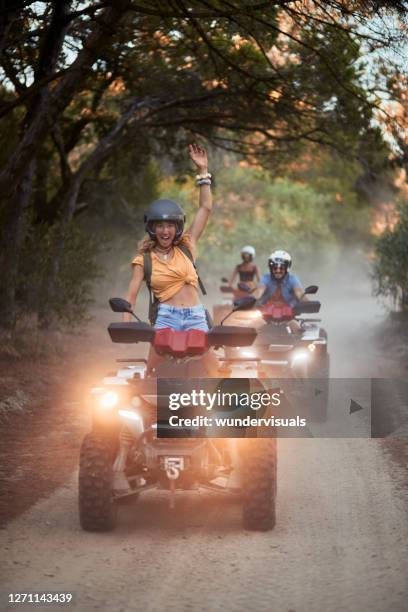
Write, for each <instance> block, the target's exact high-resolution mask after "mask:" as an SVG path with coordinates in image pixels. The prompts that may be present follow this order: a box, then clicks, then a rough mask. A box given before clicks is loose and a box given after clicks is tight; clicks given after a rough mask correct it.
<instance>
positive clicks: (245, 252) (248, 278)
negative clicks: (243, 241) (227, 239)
mask: <svg viewBox="0 0 408 612" xmlns="http://www.w3.org/2000/svg"><path fill="white" fill-rule="evenodd" d="M255 255H256V251H255V249H254V247H252V246H249V245H247V246H244V247H242V249H241V257H242V263H240V264H238V265H237V266H236V267H235V270H234V272H233V273H232V276H231V278H230V280H229V282H228V285H229V286H230V287H232V286H233V284H234V281H235V279H236V277H237V276H239V282H240V283H246V284H247V285H248V286H249V287H250V288H251V289H253V288H255V287H256V283H257V282H259V278H260V275H259V270H258V266H256V265H255V264H254V263H253V261H254V258H255ZM255 281H256V282H255Z"/></svg>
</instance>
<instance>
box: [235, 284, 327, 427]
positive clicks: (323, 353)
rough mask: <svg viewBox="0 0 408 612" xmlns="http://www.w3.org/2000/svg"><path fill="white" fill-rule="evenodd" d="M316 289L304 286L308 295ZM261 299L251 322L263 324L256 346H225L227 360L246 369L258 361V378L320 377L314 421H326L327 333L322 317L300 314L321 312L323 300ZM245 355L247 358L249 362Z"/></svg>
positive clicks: (256, 305)
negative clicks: (286, 302)
mask: <svg viewBox="0 0 408 612" xmlns="http://www.w3.org/2000/svg"><path fill="white" fill-rule="evenodd" d="M317 291H318V287H317V286H316V285H311V286H310V287H307V288H306V289H305V294H314V293H316V292H317ZM260 301H261V300H260ZM260 301H258V302H257V304H255V307H254V310H252V314H253V317H254V318H253V319H252V321H253V322H252V324H253V325H254V324H255V317H258V321H263V325H262V326H259V325H256V327H257V337H256V339H255V341H254V343H253V345H252V346H251V347H249V348H247V347H244V348H230V347H229V348H226V349H225V357H226V359H228V361H229V363H234V360H236V361H237V363H240V364H241V365H245V367H246V368H247V369H248V367H249V366H250V364H252V365H253V363H256V366H257V375H258V377H259V378H272V377H273V378H301V379H318V381H319V382H318V385H317V386H318V395H316V401H315V406H314V408H313V420H314V421H325V420H326V419H327V405H328V394H329V377H330V356H329V354H328V352H327V333H326V331H325V330H324V329H323V328H321V327H320V326H319V325H318V323H319V322H320V319H315V318H303V317H301V316H300V315H301V314H315V313H318V312H319V310H320V302H319V301H317V300H315V301H302V302H299V303H298V304H297V305H296V306H293V307H292V306H288V305H287V304H285V303H275V302H272V301H270V302H266V303H264V304H262V303H261V304H259V302H260ZM250 312H251V311H250ZM248 314H249V313H248ZM234 323H235V324H239V325H243V324H244V325H245V324H248V323H249V319H247V320H245V319H243V322H239V321H238V320H237V319H236V318H235V319H234ZM293 323H294V324H293ZM244 358H246V359H247V360H248V361H247V362H246V363H245V362H244V361H243V359H244Z"/></svg>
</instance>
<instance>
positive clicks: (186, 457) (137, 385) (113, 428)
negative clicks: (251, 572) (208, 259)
mask: <svg viewBox="0 0 408 612" xmlns="http://www.w3.org/2000/svg"><path fill="white" fill-rule="evenodd" d="M238 302H239V303H237V304H236V306H235V309H236V310H238V309H245V308H248V307H249V306H252V304H253V302H254V298H252V297H245V298H243V299H242V300H241V301H238ZM110 304H111V308H112V310H114V311H115V312H130V313H131V314H133V316H135V318H137V317H136V315H134V313H133V312H132V311H131V308H130V304H129V303H128V302H126V301H125V300H122V299H120V298H113V299H111V300H110ZM138 321H139V322H129V323H111V324H110V325H109V328H108V331H109V334H110V337H111V339H112V341H113V342H119V343H137V342H149V343H150V344H151V345H153V346H154V347H155V349H156V352H158V353H161V354H162V355H164V356H165V359H163V360H162V361H161V362H160V363H159V364H158V365H156V368H155V370H156V372H155V378H152V377H149V376H146V360H140V359H132V360H125V361H128V362H129V363H128V364H127V365H126V367H125V368H122V369H119V370H118V371H117V372H114V373H113V374H112V373H111V375H109V376H107V377H106V378H105V379H103V381H102V384H101V385H99V386H98V387H96V388H94V389H93V390H92V391H93V393H92V398H93V400H92V430H91V431H90V432H89V433H88V434H87V435H86V436H85V438H84V440H83V443H82V447H81V455H80V468H79V516H80V523H81V526H82V528H83V529H85V530H87V531H106V530H111V529H113V528H114V526H115V524H116V515H117V506H118V503H119V502H120V501H122V500H125V499H128V498H131V497H137V496H138V495H139V494H140V493H142V492H143V491H145V490H146V489H149V488H152V487H156V488H160V489H166V490H168V491H169V499H170V507H171V508H172V507H174V496H175V490H176V489H197V488H199V487H207V488H211V489H213V490H218V491H220V490H223V491H225V492H228V481H229V478H231V476H233V475H234V474H237V473H238V472H239V476H240V486H241V493H242V495H241V499H242V507H243V525H244V527H245V528H247V529H252V530H261V531H265V530H268V529H272V528H273V527H274V524H275V498H276V480H277V472H276V470H277V457H276V438H275V437H269V438H242V439H220V438H216V439H210V438H206V437H204V438H202V437H201V438H199V437H197V438H181V437H171V438H168V437H166V438H163V437H161V436H160V435H158V427H159V423H158V417H157V386H156V385H157V382H158V379H168V378H171V379H177V378H180V379H192V378H204V377H205V376H206V371H205V367H206V366H205V354H206V352H207V351H208V350H209V348H210V347H226V346H235V347H236V346H241V347H244V346H250V345H251V344H252V343H253V341H254V339H255V337H256V331H255V330H254V329H251V328H242V327H234V326H215V327H213V328H211V330H210V331H209V332H208V333H206V332H203V331H200V330H189V331H186V332H181V331H176V330H174V329H160V330H155V329H154V328H153V327H151V326H150V325H149V324H147V323H144V322H141V321H140V320H138ZM119 361H124V360H119ZM224 380H226V381H228V380H230V379H224ZM248 380H249V379H248ZM230 382H233V381H232V380H230ZM251 384H252V383H251ZM118 471H120V472H122V473H124V474H125V475H126V481H127V484H128V485H129V489H128V490H127V491H125V492H123V491H122V492H121V491H117V490H116V489H115V487H114V486H113V483H114V475H115V472H118ZM220 480H221V481H222V482H224V486H221V485H220ZM222 482H221V484H222ZM225 483H226V484H225Z"/></svg>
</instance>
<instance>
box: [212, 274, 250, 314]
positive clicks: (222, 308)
mask: <svg viewBox="0 0 408 612" xmlns="http://www.w3.org/2000/svg"><path fill="white" fill-rule="evenodd" d="M221 282H222V283H224V284H223V285H221V286H220V291H221V293H223V294H225V295H226V296H229V297H225V298H224V299H223V300H222V302H221V304H215V305H214V306H213V320H214V324H215V325H219V324H220V323H221V322H222V321H223V320H224V319H225V318H227V316H229V315H230V314H231V308H232V306H233V304H234V302H235V300H237V299H239V298H242V297H245V296H248V295H249V294H250V293H251V289H250V288H249V286H248V285H247V284H246V283H238V285H237V287H236V288H235V289H234V287H230V286H229V285H227V284H226V283H228V279H226V278H222V279H221ZM237 312H239V313H240V314H241V315H242V316H245V315H249V317H247V318H249V320H250V319H251V311H248V310H247V309H245V311H242V310H239V311H237Z"/></svg>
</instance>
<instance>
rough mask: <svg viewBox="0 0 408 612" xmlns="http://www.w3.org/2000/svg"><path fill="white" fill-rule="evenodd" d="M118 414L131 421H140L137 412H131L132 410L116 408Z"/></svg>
mask: <svg viewBox="0 0 408 612" xmlns="http://www.w3.org/2000/svg"><path fill="white" fill-rule="evenodd" d="M118 414H119V416H121V417H123V418H125V419H130V420H131V421H140V415H139V414H137V412H133V410H118Z"/></svg>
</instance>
